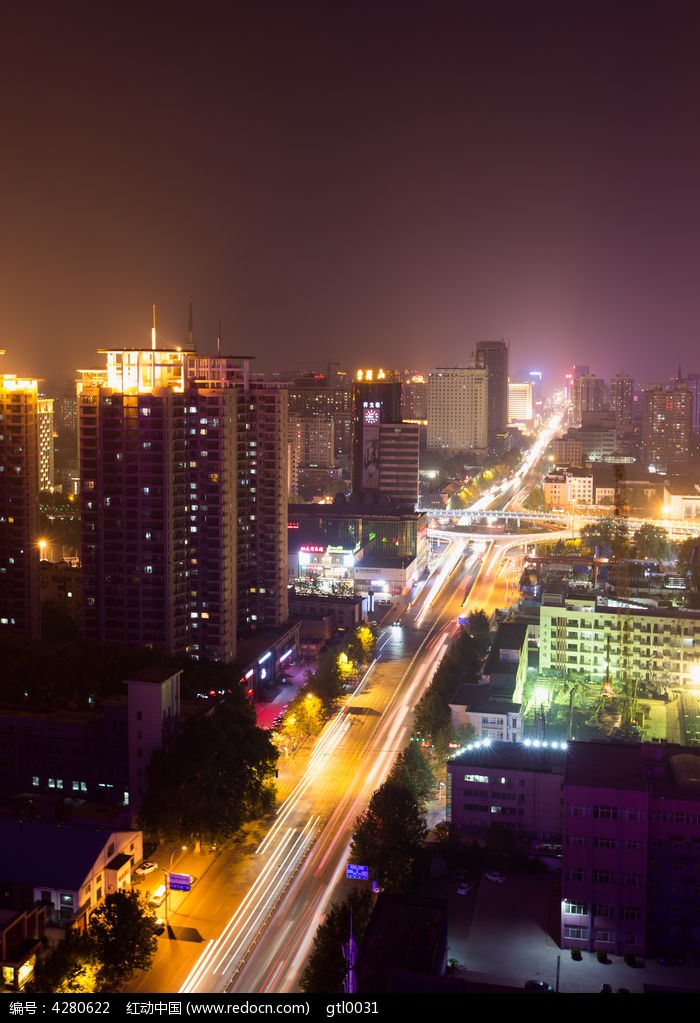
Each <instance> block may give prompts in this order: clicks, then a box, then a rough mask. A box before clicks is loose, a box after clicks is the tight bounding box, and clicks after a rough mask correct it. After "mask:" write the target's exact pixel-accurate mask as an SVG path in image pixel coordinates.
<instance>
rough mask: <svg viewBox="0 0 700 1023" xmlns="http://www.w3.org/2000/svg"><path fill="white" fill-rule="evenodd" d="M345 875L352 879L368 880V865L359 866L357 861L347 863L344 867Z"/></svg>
mask: <svg viewBox="0 0 700 1023" xmlns="http://www.w3.org/2000/svg"><path fill="white" fill-rule="evenodd" d="M345 876H346V877H349V878H352V880H353V881H369V867H360V866H358V864H357V863H348V864H346V867H345Z"/></svg>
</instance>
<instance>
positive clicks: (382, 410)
mask: <svg viewBox="0 0 700 1023" xmlns="http://www.w3.org/2000/svg"><path fill="white" fill-rule="evenodd" d="M401 387H402V385H401V381H400V380H399V378H398V377H397V376H396V375H395V374H394V373H392V372H391V371H390V370H386V371H385V370H382V369H379V370H359V371H358V373H357V376H356V378H355V380H354V381H353V385H352V404H353V438H352V463H351V483H352V494H353V497H355V498H359V499H363V500H365V501H367V500H368V499H369V498H371V497H374V498H376V499H378V500H380V501H387V500H388V501H392V502H394V503H396V504H397V505H400V506H402V507H407V508H410V509H411V510H413V509H414V508H415V507H416V505H417V503H418V466H419V455H420V427H419V424H418V423H407V422H404V421H403V420H402V418H401Z"/></svg>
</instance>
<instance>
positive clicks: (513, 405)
mask: <svg viewBox="0 0 700 1023" xmlns="http://www.w3.org/2000/svg"><path fill="white" fill-rule="evenodd" d="M533 414H534V413H533V395H532V384H531V382H530V381H529V380H511V381H509V383H508V424H509V425H510V424H526V425H528V426H531V425H532V418H533Z"/></svg>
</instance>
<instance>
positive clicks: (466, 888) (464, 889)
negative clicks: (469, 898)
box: [457, 881, 474, 895]
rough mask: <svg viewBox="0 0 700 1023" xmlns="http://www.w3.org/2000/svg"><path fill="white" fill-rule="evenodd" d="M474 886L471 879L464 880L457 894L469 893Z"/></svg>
mask: <svg viewBox="0 0 700 1023" xmlns="http://www.w3.org/2000/svg"><path fill="white" fill-rule="evenodd" d="M473 887H474V885H473V884H472V882H471V881H463V882H462V884H461V885H460V886H459V888H458V889H457V894H458V895H469V892H470V891H471V890H472V888H473Z"/></svg>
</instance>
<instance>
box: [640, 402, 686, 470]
mask: <svg viewBox="0 0 700 1023" xmlns="http://www.w3.org/2000/svg"><path fill="white" fill-rule="evenodd" d="M692 415H693V401H692V395H691V393H690V391H689V389H688V388H687V387H686V386H685V385H684V384H674V385H672V386H670V387H664V386H663V385H662V384H652V386H651V387H647V388H645V389H644V391H643V409H642V416H643V422H642V457H643V459H644V462H645V464H646V465H647V466H652V465H653V466H654V468H655V470H656V471H657V472H659V471H665V470H667V469H669V468H670V467H672V466H674V465H675V466H678V465H680V464H682V463H683V462H686V461H687V460H688V459H689V457H690V451H691V447H690V435H691V423H692Z"/></svg>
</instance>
